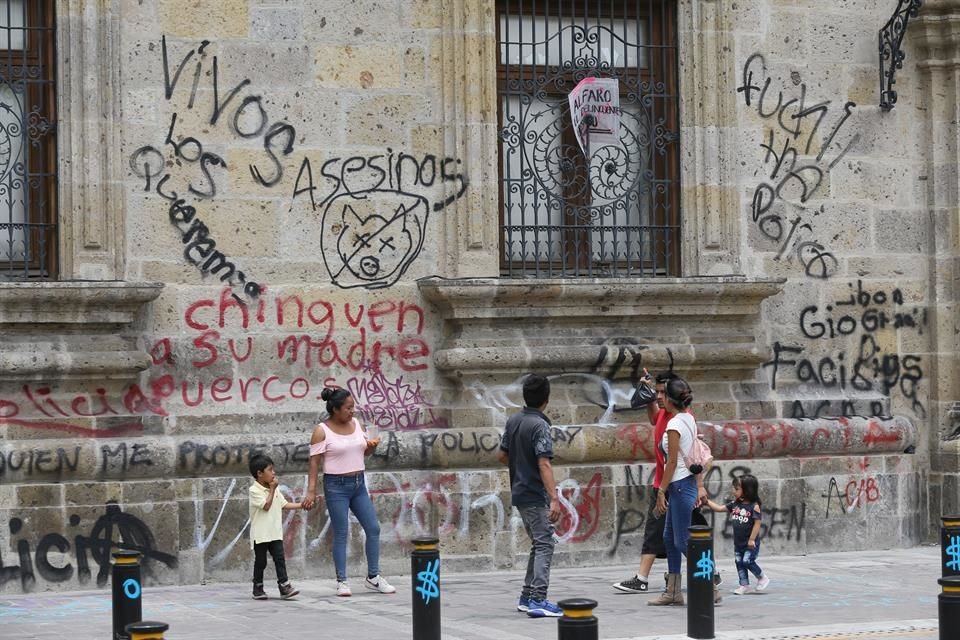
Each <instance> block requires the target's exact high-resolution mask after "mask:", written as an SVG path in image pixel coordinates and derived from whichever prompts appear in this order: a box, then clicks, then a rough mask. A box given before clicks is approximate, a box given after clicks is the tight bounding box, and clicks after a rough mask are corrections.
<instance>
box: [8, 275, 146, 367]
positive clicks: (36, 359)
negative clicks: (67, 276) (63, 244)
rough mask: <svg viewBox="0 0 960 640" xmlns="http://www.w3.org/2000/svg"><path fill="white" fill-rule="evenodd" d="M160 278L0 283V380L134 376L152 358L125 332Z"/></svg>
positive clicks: (144, 304)
mask: <svg viewBox="0 0 960 640" xmlns="http://www.w3.org/2000/svg"><path fill="white" fill-rule="evenodd" d="M162 290H163V285H162V284H157V283H130V282H115V281H110V282H26V283H21V282H0V381H11V382H18V383H20V382H23V381H26V380H42V381H44V382H46V383H51V384H55V383H58V382H60V381H63V380H81V381H83V380H91V381H98V382H99V381H103V380H106V379H110V380H132V379H134V378H135V377H136V376H137V375H138V374H139V372H140V371H143V370H144V369H146V368H147V367H148V366H149V364H150V358H149V356H148V355H147V354H146V353H145V352H143V351H141V350H139V349H137V348H136V340H135V338H133V337H132V336H129V335H124V332H123V331H124V329H125V328H127V327H128V326H129V325H130V324H131V323H133V322H134V321H135V320H136V319H137V316H138V314H139V313H140V312H141V311H142V310H143V309H144V307H145V306H146V305H147V304H148V303H149V302H151V301H152V300H154V299H156V298H157V296H159V295H160V292H161V291H162Z"/></svg>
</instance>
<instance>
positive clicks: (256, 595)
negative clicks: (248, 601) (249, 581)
mask: <svg viewBox="0 0 960 640" xmlns="http://www.w3.org/2000/svg"><path fill="white" fill-rule="evenodd" d="M253 599H254V600H266V599H267V592H266V591H264V590H263V585H262V584H255V585H253Z"/></svg>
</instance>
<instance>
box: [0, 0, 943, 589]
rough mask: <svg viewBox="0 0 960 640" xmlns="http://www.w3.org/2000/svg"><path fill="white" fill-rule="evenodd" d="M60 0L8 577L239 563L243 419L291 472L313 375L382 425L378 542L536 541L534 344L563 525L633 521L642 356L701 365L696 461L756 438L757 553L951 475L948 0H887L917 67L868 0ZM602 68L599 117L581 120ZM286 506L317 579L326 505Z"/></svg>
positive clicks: (8, 359)
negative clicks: (573, 106) (532, 526)
mask: <svg viewBox="0 0 960 640" xmlns="http://www.w3.org/2000/svg"><path fill="white" fill-rule="evenodd" d="M4 1H6V0H4ZM10 1H11V6H13V7H22V6H23V5H22V3H18V2H16V1H15V0H10ZM3 4H4V2H0V5H3ZM37 4H38V5H41V4H43V5H45V6H47V5H49V8H50V9H52V13H50V14H49V16H48V18H49V19H50V20H51V30H50V39H51V42H50V47H51V48H50V50H51V51H53V52H54V53H53V54H52V55H54V56H55V58H53V59H52V60H48V61H47V66H48V68H50V69H52V70H53V77H52V79H51V83H53V84H51V85H50V87H52V88H53V89H51V90H55V94H51V95H55V106H56V109H55V113H54V115H51V116H50V119H51V122H52V121H53V120H54V119H55V125H56V126H51V127H46V128H43V127H41V129H42V131H41V133H40V134H36V135H37V136H39V137H42V136H46V135H48V134H49V135H55V137H56V140H55V143H56V144H55V150H56V151H55V154H52V155H50V158H52V160H51V162H52V166H53V168H54V169H55V173H56V178H55V185H53V186H54V187H55V188H56V200H55V202H56V203H57V205H56V207H55V211H53V213H52V214H50V215H51V216H52V217H51V218H50V220H51V221H52V222H50V224H51V225H54V224H55V229H56V232H55V235H54V236H52V237H53V238H54V240H53V241H51V247H50V250H49V254H50V256H52V257H51V258H50V265H52V266H49V267H45V266H44V265H42V264H40V263H37V264H34V263H29V264H27V263H28V262H30V261H29V260H27V257H25V256H26V254H29V253H30V251H29V250H26V249H23V247H28V246H30V244H29V243H30V242H31V241H30V240H28V239H27V238H26V236H24V235H22V232H21V231H19V230H20V229H22V228H23V227H22V226H19V227H18V226H17V225H16V224H14V222H16V221H15V220H14V216H15V215H21V214H17V210H16V207H15V206H14V205H9V203H8V205H7V208H6V209H4V208H3V207H2V206H0V236H2V237H0V245H3V243H4V239H3V238H6V242H7V247H6V249H3V250H0V267H3V269H0V271H2V272H3V274H2V275H0V327H2V332H0V435H2V436H3V438H2V441H0V562H2V565H0V592H11V593H17V592H21V591H30V590H42V589H56V588H69V589H74V588H96V587H102V586H103V585H104V584H105V582H106V579H107V576H108V570H109V553H108V552H109V551H110V550H111V549H114V548H118V547H129V548H139V549H141V550H142V551H144V553H145V554H146V557H147V569H148V574H149V576H150V580H152V581H154V582H155V583H161V584H176V583H198V582H200V581H202V580H238V581H239V580H247V579H249V570H250V565H251V563H252V557H251V552H250V549H249V545H248V544H247V541H246V538H245V532H246V527H247V505H246V486H247V483H248V482H249V481H250V478H249V474H248V472H247V471H246V465H247V462H248V460H249V456H250V455H251V453H252V452H257V451H264V452H267V453H269V454H270V455H271V456H272V457H273V459H274V460H275V461H276V463H277V467H278V470H279V473H280V475H281V479H282V481H283V489H282V490H283V491H284V493H285V494H286V495H287V496H288V497H289V498H291V499H292V498H294V497H296V496H299V495H302V494H303V492H304V490H305V487H306V479H305V477H306V473H305V472H306V467H307V464H306V463H307V455H308V446H307V441H308V438H309V434H310V431H311V429H312V425H314V424H315V423H316V422H317V421H318V419H319V418H320V417H322V415H323V407H322V405H321V402H320V401H319V393H320V390H321V389H322V388H323V387H324V386H326V385H339V386H343V387H346V388H348V389H349V390H351V392H352V393H353V394H354V396H355V398H356V400H357V403H358V406H359V407H360V410H361V414H362V416H363V418H364V419H365V420H366V421H367V422H368V423H370V424H375V425H377V428H378V429H379V431H380V433H381V435H382V437H383V442H382V444H381V445H380V447H379V448H378V450H377V452H376V453H375V454H374V456H373V457H372V458H371V459H370V462H369V465H368V471H369V473H368V478H369V484H370V487H371V491H372V493H373V494H374V498H375V504H376V505H377V509H378V512H379V514H380V520H381V523H382V527H383V553H384V562H383V564H384V570H385V571H386V572H389V573H397V572H401V571H404V570H406V569H407V568H408V566H409V565H408V560H407V559H406V558H407V556H408V554H409V550H410V548H411V547H410V544H409V541H410V539H411V538H412V537H414V536H417V535H421V534H425V533H434V534H438V535H439V536H440V539H441V552H442V554H443V558H444V562H445V566H446V569H445V570H446V571H451V570H455V569H458V568H463V569H466V568H469V569H496V568H504V567H514V568H516V567H520V566H523V563H524V562H525V553H526V550H527V543H526V539H525V534H524V533H523V529H522V526H521V525H520V524H519V521H518V518H517V517H516V516H515V515H514V514H513V513H512V512H511V506H510V501H509V485H508V481H507V478H506V474H505V473H504V471H503V469H502V468H500V467H498V465H497V463H496V458H495V450H496V448H497V443H498V436H499V433H500V431H501V430H502V427H503V423H504V420H505V418H506V416H507V415H509V414H510V413H511V412H512V411H515V410H517V408H518V407H519V406H520V405H521V404H522V399H521V397H520V390H519V382H520V380H521V376H522V375H523V374H524V373H525V372H528V371H537V372H540V373H544V374H547V375H549V376H550V377H551V380H552V384H553V396H552V400H551V403H550V406H549V408H548V411H547V413H548V415H549V416H550V418H551V419H552V421H553V424H554V429H553V434H554V440H555V446H556V451H557V463H558V480H559V481H560V486H561V489H562V494H563V507H564V516H563V518H562V520H561V523H560V525H559V528H558V535H559V536H560V539H561V544H560V546H559V547H558V553H557V560H556V562H557V563H558V564H561V565H562V564H567V565H572V564H577V565H583V564H589V563H602V562H632V561H634V560H635V559H636V558H637V556H638V555H639V548H640V535H641V532H642V530H643V523H644V519H645V518H646V517H647V513H646V507H647V504H648V499H649V493H648V492H649V491H650V478H651V474H652V464H651V460H652V453H653V436H652V433H651V429H650V427H649V425H647V424H646V420H645V413H644V412H643V411H642V410H641V411H638V410H633V409H631V408H630V396H631V393H632V390H633V386H634V385H635V383H636V380H637V376H638V374H639V371H640V370H641V369H642V368H647V369H649V370H650V371H658V370H663V369H667V368H671V367H672V368H673V369H674V370H675V371H677V372H678V373H680V374H682V375H685V376H686V377H688V379H689V380H690V382H691V385H692V387H693V389H694V394H695V404H694V410H695V413H696V415H697V417H698V419H699V420H700V421H701V429H702V431H703V432H704V435H705V437H706V439H707V441H708V442H709V443H710V444H711V445H712V446H713V449H714V452H715V454H716V455H717V458H718V461H717V464H716V465H715V467H714V468H713V469H712V470H711V471H710V473H709V475H708V477H707V486H708V490H709V491H710V493H711V494H712V495H714V496H723V495H726V494H728V493H729V481H730V479H731V478H732V477H733V476H735V475H737V474H739V473H743V472H745V471H748V470H749V471H750V472H752V473H754V474H755V475H757V476H758V477H759V478H760V481H761V489H762V496H763V498H764V507H765V509H764V511H765V527H766V529H765V535H766V540H767V542H766V543H765V549H767V550H768V552H769V553H787V554H790V553H810V552H817V551H827V550H843V549H853V548H856V549H862V548H875V549H889V548H896V547H905V546H910V545H914V544H918V543H920V542H924V541H928V540H932V539H934V538H935V537H936V535H937V528H938V524H939V518H940V516H941V514H944V513H955V512H957V511H958V509H960V504H958V491H957V479H958V477H960V449H958V437H960V409H958V406H960V367H958V358H960V325H958V319H957V297H958V295H960V262H958V260H960V229H958V222H960V220H958V212H960V211H958V196H960V193H958V191H960V185H958V173H957V167H958V159H960V156H958V154H960V149H958V144H960V138H958V135H957V124H956V123H957V121H958V117H960V113H958V104H960V100H958V96H960V62H958V61H960V1H958V0H925V2H924V3H923V5H922V7H921V8H920V10H919V13H917V14H916V15H913V14H910V13H909V12H908V11H905V13H903V14H901V15H900V18H899V19H900V20H901V21H902V20H903V19H904V17H906V19H907V20H908V25H907V27H906V30H905V32H901V31H899V30H897V29H894V30H893V31H892V33H893V34H894V37H893V44H892V45H891V47H890V48H889V49H888V56H887V57H886V59H885V61H886V68H887V69H889V68H890V67H891V65H892V66H894V67H896V66H897V64H896V61H897V52H898V51H901V50H902V52H903V53H904V54H905V57H904V58H903V60H902V68H896V69H895V85H891V84H890V81H889V76H885V75H883V74H882V73H881V74H878V66H879V64H880V57H879V53H878V49H880V42H881V41H880V39H879V37H878V32H879V31H880V30H881V29H882V28H883V27H884V25H885V24H886V23H887V21H888V20H891V14H892V13H893V11H894V6H893V3H889V2H875V1H871V0H846V1H844V2H825V1H824V0H760V1H758V2H750V3H748V2H734V1H732V0H640V1H634V0H629V1H627V2H622V3H621V2H612V3H568V2H551V3H547V2H542V1H541V2H532V1H531V0H527V1H520V0H516V1H497V0H364V1H358V2H333V1H332V0H322V1H307V0H220V1H218V2H200V1H198V0H156V1H155V2H146V3H144V2H136V1H134V0H57V1H56V2H53V1H52V0H51V1H50V2H49V3H44V2H38V3H37ZM592 4H604V5H606V4H609V5H611V7H612V8H611V9H609V10H607V9H603V10H601V9H597V10H596V11H597V13H596V14H594V15H588V14H587V13H586V12H587V11H588V9H584V8H583V7H584V5H592ZM909 4H910V3H906V5H909ZM568 5H569V7H568ZM621 5H622V6H621ZM907 9H909V6H907ZM602 11H608V13H603V12H602ZM611 12H612V13H611ZM895 17H896V16H895ZM28 19H32V18H30V16H28ZM12 25H13V22H11V25H0V26H2V27H4V29H5V30H10V29H12ZM900 35H902V38H903V39H902V44H901V43H900V42H899V36H900ZM9 48H14V47H13V46H12V45H10V46H8V49H9ZM52 62H55V64H51V63H52ZM878 76H881V77H883V78H884V80H883V82H882V81H881V78H880V77H878ZM585 77H597V78H614V79H616V80H617V82H618V85H617V86H618V87H619V92H620V93H619V96H618V98H619V107H617V108H618V109H619V113H620V115H621V117H620V119H619V121H620V124H619V126H620V129H619V132H618V133H616V134H614V135H615V136H619V137H618V138H617V141H616V143H610V144H596V143H595V144H593V145H591V144H589V140H588V141H587V143H586V145H585V146H584V147H583V148H581V146H580V143H579V141H578V140H577V133H578V131H575V130H574V125H573V123H572V122H571V114H570V107H569V106H568V102H567V95H568V94H569V93H570V92H571V91H572V90H573V89H574V87H575V86H576V85H577V83H578V82H579V81H580V80H582V79H583V78H585ZM4 78H5V82H8V83H9V86H11V87H13V86H16V82H14V80H15V78H13V76H10V75H6V76H4ZM891 88H893V89H894V90H895V91H896V96H895V98H893V95H892V94H889V93H887V94H885V95H884V101H885V103H886V104H885V107H881V106H880V104H881V91H884V90H888V91H889V90H890V89H891ZM4 91H6V93H3V94H2V96H0V98H2V99H3V100H6V101H7V104H12V103H11V101H10V99H9V97H7V96H15V95H19V94H17V92H16V90H15V89H10V90H7V89H4ZM21 94H23V95H26V94H25V93H23V92H22V91H21ZM25 99H26V98H25ZM894 100H895V102H894ZM0 101H2V100H0ZM51 104H52V103H51ZM891 106H892V108H889V107H891ZM26 111H27V110H25V111H24V112H23V113H26ZM51 113H53V112H51ZM34 115H36V114H34ZM38 117H39V116H38ZM0 120H2V119H0ZM24 120H25V121H26V118H24ZM0 124H2V125H3V129H4V132H5V133H6V134H8V136H9V135H11V134H13V133H16V131H17V130H16V128H14V127H11V125H10V121H9V120H2V122H0ZM33 124H35V123H33ZM590 126H593V125H591V124H590V123H589V122H587V128H588V129H589V127H590ZM34 129H36V127H34ZM34 129H31V130H30V131H31V134H30V135H34ZM595 129H597V127H595ZM591 131H593V133H592V134H591V133H590V132H589V131H587V129H583V130H581V131H579V133H583V132H587V133H588V134H589V135H599V134H600V132H599V130H598V129H597V130H591ZM581 137H582V136H581ZM38 139H39V138H38ZM31 140H33V139H31ZM14 148H16V145H14ZM24 148H25V147H24ZM23 153H24V154H25V156H24V157H26V156H27V155H29V153H34V155H37V154H36V153H35V152H30V151H23ZM588 154H589V156H588ZM7 155H8V156H10V157H12V156H13V154H7ZM588 157H589V159H588ZM8 164H10V166H12V167H15V166H16V164H15V162H14V161H13V160H10V161H9V163H8ZM27 165H30V163H29V162H26V163H25V164H24V162H21V169H22V168H23V166H27ZM30 166H32V165H30ZM6 179H7V178H4V180H6ZM2 182H3V181H2V180H0V183H2ZM51 188H53V187H51ZM0 195H3V194H0ZM24 215H25V214H24ZM30 215H32V214H30ZM5 216H6V217H5ZM4 223H6V224H4ZM15 233H21V236H17V237H16V238H19V241H20V242H21V254H20V256H19V258H18V256H17V254H16V251H15V249H14V248H13V246H14V244H15V243H16V242H17V240H16V238H15ZM38 265H39V266H38ZM285 522H286V529H285V531H286V534H285V535H286V538H285V545H286V549H287V553H288V565H290V566H291V567H292V569H291V571H292V574H293V575H301V576H317V577H320V576H330V577H331V578H332V577H333V573H332V561H331V558H330V553H329V545H330V525H329V522H328V519H327V516H326V513H325V511H324V510H323V509H322V508H321V509H317V510H314V511H312V512H308V513H292V514H288V516H287V519H286V521H285ZM714 525H715V531H716V535H717V546H718V551H719V549H722V548H725V546H727V545H729V544H730V543H729V538H730V537H731V534H730V530H729V529H728V528H726V527H725V523H724V522H723V521H722V520H719V519H718V520H716V521H715V523H714ZM361 553H362V545H361V534H360V532H359V528H358V527H353V531H352V544H351V548H350V554H351V557H353V560H352V561H351V564H356V562H358V557H359V556H360V555H361ZM721 555H722V554H721Z"/></svg>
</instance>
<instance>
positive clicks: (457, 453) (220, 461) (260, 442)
mask: <svg viewBox="0 0 960 640" xmlns="http://www.w3.org/2000/svg"><path fill="white" fill-rule="evenodd" d="M3 422H4V420H3V419H2V418H0V424H3ZM698 426H699V429H700V432H701V434H702V435H703V438H704V440H705V441H706V442H707V443H708V444H709V445H710V446H711V448H712V449H713V454H714V456H715V457H716V460H717V461H721V460H740V459H750V460H759V459H766V460H773V461H777V462H778V463H784V462H785V460H787V459H805V460H811V461H812V462H811V464H814V465H816V464H817V463H816V460H817V459H818V458H827V457H829V456H842V457H849V456H864V455H871V456H872V455H890V454H901V453H902V452H903V451H904V450H906V449H908V448H909V447H910V446H911V445H916V443H917V427H916V425H914V424H913V423H912V422H911V421H910V420H909V419H907V418H904V417H899V416H898V417H894V418H890V419H888V420H879V419H867V418H850V419H839V420H823V419H821V420H731V421H726V422H706V421H703V422H700V423H699V425H698ZM501 433H502V429H497V428H494V427H487V428H477V429H474V428H465V429H444V430H437V429H432V430H422V431H413V432H401V433H397V432H394V431H389V432H381V442H380V445H379V446H378V447H377V450H376V451H375V452H374V454H373V455H372V456H370V457H369V458H367V469H368V470H369V471H371V472H375V471H390V472H396V471H404V472H408V473H423V472H427V471H429V470H436V469H476V470H488V471H489V470H497V469H501V468H502V467H501V465H500V464H499V463H498V462H497V459H496V452H497V450H498V448H499V444H500V435H501ZM551 435H552V437H553V440H554V452H555V454H556V458H555V460H556V463H557V464H558V465H576V464H601V463H609V464H613V463H617V464H621V463H637V462H651V461H652V460H653V452H654V432H653V427H651V426H650V425H649V424H647V423H646V422H644V423H637V424H629V425H618V426H610V427H601V426H596V425H592V424H591V425H567V426H562V427H554V428H553V429H552V430H551ZM309 449H310V445H309V434H307V433H296V434H261V433H256V434H252V433H251V434H236V435H204V436H139V437H120V438H97V439H91V438H74V439H62V438H61V439H57V440H49V439H47V440H17V441H13V442H6V443H0V484H6V483H10V484H21V483H22V484H30V483H37V482H41V483H49V482H57V481H67V480H69V481H72V482H76V481H105V480H123V481H129V480H148V479H157V478H159V479H164V478H191V477H200V478H208V479H209V478H217V477H229V476H243V475H245V474H247V473H248V467H247V465H248V464H249V461H250V456H251V455H253V454H255V453H267V454H268V455H270V456H271V457H272V458H273V459H274V461H275V462H276V464H277V467H278V469H279V470H280V472H281V473H282V474H283V475H284V476H287V475H289V474H292V473H302V472H304V471H306V470H307V466H308V463H309V458H310V454H309ZM808 466H809V465H808Z"/></svg>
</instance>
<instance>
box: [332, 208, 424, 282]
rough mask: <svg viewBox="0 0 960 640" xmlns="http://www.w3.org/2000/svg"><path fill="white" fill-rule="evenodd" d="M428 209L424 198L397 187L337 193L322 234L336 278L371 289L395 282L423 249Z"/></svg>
mask: <svg viewBox="0 0 960 640" xmlns="http://www.w3.org/2000/svg"><path fill="white" fill-rule="evenodd" d="M428 213H429V207H428V205H427V201H426V199H424V198H421V197H420V196H415V195H411V194H406V193H402V192H398V191H389V190H369V191H364V192H358V193H352V194H345V195H342V196H338V197H337V198H334V199H333V200H332V201H331V202H330V204H329V205H328V206H327V209H326V211H325V212H324V218H323V226H324V234H323V236H322V237H323V254H324V261H325V262H326V265H327V270H328V271H329V272H330V277H331V278H332V280H333V282H334V284H336V285H338V286H340V287H343V288H351V287H367V288H371V289H376V288H381V287H388V286H390V285H392V284H394V283H395V282H396V281H397V280H398V279H399V278H400V276H401V275H403V273H404V271H406V270H407V267H409V266H410V264H411V263H412V262H413V260H414V259H415V258H416V257H417V255H418V254H419V253H420V249H421V247H422V246H423V229H424V225H425V224H426V220H427V216H428ZM337 230H339V233H337V235H336V240H335V242H331V241H332V240H333V238H331V237H330V236H331V235H332V233H335V232H336V231H337ZM331 245H332V246H331Z"/></svg>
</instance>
